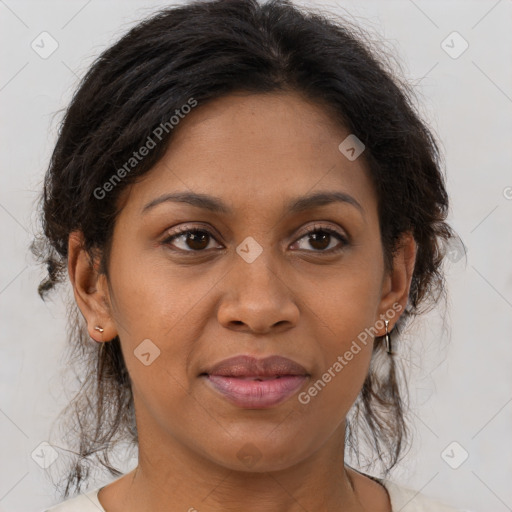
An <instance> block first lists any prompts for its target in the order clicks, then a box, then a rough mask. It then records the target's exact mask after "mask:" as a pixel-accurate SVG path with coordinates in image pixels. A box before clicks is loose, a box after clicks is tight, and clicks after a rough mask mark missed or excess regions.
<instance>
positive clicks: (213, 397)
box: [34, 0, 456, 512]
mask: <svg viewBox="0 0 512 512" xmlns="http://www.w3.org/2000/svg"><path fill="white" fill-rule="evenodd" d="M411 95H412V92H411V91H409V90H408V88H407V87H406V86H405V85H404V84H403V83H401V82H400V81H399V80H398V79H397V78H396V77H394V76H393V75H392V73H391V72H390V71H389V70H387V69H386V67H385V65H384V64H383V63H382V60H381V59H379V58H378V57H377V56H376V54H375V53H374V52H372V51H370V50H369V45H368V44H367V43H366V42H365V41H364V39H363V35H362V34H361V32H360V31H359V30H358V29H357V28H354V27H350V26H349V25H348V24H347V23H345V22H343V23H341V22H340V23H336V22H334V21H329V20H327V19H326V18H325V17H323V16H321V15H318V14H313V13H312V12H311V13H308V12H306V11H303V10H300V9H298V8H297V7H294V6H293V5H292V4H291V3H289V2H286V1H272V2H269V3H267V4H265V5H260V4H258V3H257V2H256V1H255V0H214V1H208V2H196V3H190V4H187V5H183V6H179V7H173V8H169V9H166V10H163V11H161V12H159V13H157V14H156V15H155V16H153V17H152V18H151V19H148V20H146V21H144V22H142V23H140V24H139V25H138V26H136V27H135V28H133V29H132V30H131V31H130V32H129V33H128V34H127V35H125V36H124V37H123V38H122V39H121V40H120V41H119V42H117V43H116V44H114V45H113V46H112V47H111V48H109V49H107V50H106V51H105V52H104V53H103V54H102V55H101V56H100V57H99V58H98V60H97V61H96V62H95V63H94V65H93V66H92V68H91V69H90V71H89V72H88V73H87V75H86V77H85V78H84V80H83V81H82V83H81V85H80V87H79V89H78V91H77V93H76V94H75V96H74V98H73V100H72V102H71V105H70V106H69V108H68V110H67V112H66V115H65V118H64V120H63V123H62V127H61V131H60V133H59V138H58V141H57V144H56V147H55V150H54V152H53V155H52V159H51V164H50V168H49V170H48V173H47V176H46V180H45V186H44V194H43V197H42V215H43V224H44V237H43V239H42V240H41V244H42V245H41V244H39V245H38V246H34V250H35V251H36V252H37V251H39V255H40V256H41V257H42V258H44V259H45V261H46V263H47V265H48V269H49V276H48V279H47V280H45V281H44V282H43V283H41V285H40V293H41V295H42V296H44V295H45V293H46V292H48V291H49V290H50V289H51V288H53V287H54V285H55V284H57V283H59V282H61V281H63V280H64V278H65V276H66V274H67V275H68V276H69V278H70V282H71V285H72V289H73V293H74V299H75V303H76V306H77V307H78V308H79V310H80V313H81V316H82V317H83V322H82V321H79V320H81V319H80V318H79V316H80V315H76V322H75V323H72V326H73V327H74V329H73V331H72V334H73V342H74V343H75V345H74V346H75V347H76V350H77V353H78V354H79V355H80V357H81V358H83V360H84V361H85V362H87V363H88V364H89V366H88V373H87V376H86V378H85V380H84V381H83V382H84V384H83V386H82V389H81V390H80V393H79V394H78V396H77V397H76V399H75V400H74V401H73V403H72V404H71V405H70V408H72V409H73V411H74V412H75V413H76V415H77V417H76V421H77V425H79V428H80V437H79V439H78V440H77V441H78V442H79V447H78V448H77V456H78V460H77V462H76V463H75V465H74V466H73V469H72V471H71V472H70V474H69V476H68V479H67V486H66V489H65V493H64V496H65V497H67V496H68V493H69V491H70V489H71V486H72V485H75V488H76V490H78V491H80V484H81V482H83V480H84V479H86V478H87V475H88V470H89V468H88V466H87V465H88V464H90V461H89V458H90V456H91V455H93V454H98V453H99V454H100V455H102V456H103V459H100V461H101V463H102V464H103V465H104V466H105V467H107V468H108V469H109V470H110V471H111V472H112V474H113V475H116V476H118V477H119V478H117V479H116V480H115V481H114V482H112V483H110V484H109V485H106V486H104V487H102V488H101V489H95V490H93V491H89V492H88V493H86V494H81V495H80V496H78V497H75V498H72V499H70V500H67V501H65V502H64V503H61V504H60V505H58V506H57V507H55V508H52V509H51V510H55V511H59V512H64V511H75V510H77V511H78V510H79V511H85V510H104V511H108V512H119V511H123V512H132V511H138V512H144V511H146V510H147V511H149V510H151V511H155V510H157V511H162V512H163V511H177V510H189V511H195V510H198V511H212V512H213V511H221V510H222V511H238V510H243V511H259V512H261V511H287V512H288V511H289V512H292V511H296V510H308V511H310V512H313V511H334V510H343V511H345V512H356V511H357V512H361V511H372V512H389V511H398V510H401V511H402V512H412V511H420V510H422V511H426V510H428V511H434V510H435V511H450V510H455V509H452V508H450V507H448V506H444V505H441V504H440V503H437V502H434V501H433V500H431V499H429V498H428V497H427V496H424V495H422V494H418V493H416V492H414V491H412V490H409V489H406V488H404V487H401V486H399V485H397V484H395V483H393V482H392V481H391V480H389V479H388V478H387V476H388V475H389V472H390V470H391V469H392V468H393V467H394V466H396V464H397V463H398V461H399V460H400V457H401V455H402V454H403V452H404V450H405V447H406V444H407V441H408V436H407V428H406V422H405V416H404V403H405V402H404V400H405V397H404V396H402V395H401V393H402V394H403V389H402V388H403V386H402V384H403V382H401V379H400V375H401V374H400V372H399V366H398V364H397V361H396V360H395V359H396V350H397V349H396V343H395V342H396V341H397V340H396V336H398V335H399V333H400V332H401V331H402V330H403V328H404V326H405V324H406V323H407V321H408V320H410V319H412V318H413V317H414V316H415V315H416V314H418V313H419V312H421V311H423V309H424V306H425V305H426V304H433V303H435V302H436V300H438V299H439V296H440V295H441V294H442V292H443V276H442V273H441V270H440V268H441V263H442V259H443V255H444V246H443V244H444V243H445V242H449V241H450V240H451V239H452V238H453V237H455V236H456V235H455V233H454V232H453V230H452V229H451V228H450V226H449V225H448V224H447V223H446V222H445V219H446V215H447V211H448V197H447V193H446V190H445V186H444V179H443V175H442V172H441V169H440V163H439V161H440V157H439V152H438V148H437V146H436V142H435V140H434V138H433V136H432V134H431V133H430V131H429V129H428V128H427V127H426V125H425V124H424V123H423V122H422V121H421V119H420V118H419V117H418V115H417V113H416V112H415V110H414V108H413V106H412V101H411V97H412V96H411ZM36 247H37V248H36ZM74 311H76V309H74ZM70 318H71V319H72V318H74V317H73V316H72V315H71V316H70ZM395 335H396V336H395ZM88 339H92V340H94V341H95V342H97V343H89V342H88ZM358 432H361V433H362V434H363V436H364V437H365V438H366V439H367V440H368V443H367V444H368V445H369V446H370V448H372V449H373V450H374V452H373V453H374V455H375V458H376V459H377V461H378V462H380V463H381V465H382V466H383V476H382V477H376V476H370V475H367V474H365V473H362V472H359V471H357V470H355V469H353V468H352V467H350V466H349V465H348V464H347V463H346V461H345V452H346V449H347V451H348V450H351V451H352V452H353V453H354V454H355V455H356V457H358V456H359V455H360V453H362V446H361V444H360V443H358V438H359V437H360V436H358ZM123 439H124V440H125V439H128V440H129V441H131V442H133V443H134V444H135V445H136V446H137V449H138V465H137V467H136V468H135V469H134V470H133V471H131V472H129V473H127V474H125V475H123V474H121V473H120V472H119V471H117V470H116V469H115V468H113V467H111V465H110V463H109V460H108V454H109V451H110V450H111V449H112V447H113V446H114V445H115V444H116V443H117V442H119V441H120V440H123Z"/></svg>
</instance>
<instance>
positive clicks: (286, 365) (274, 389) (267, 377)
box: [201, 355, 309, 409]
mask: <svg viewBox="0 0 512 512" xmlns="http://www.w3.org/2000/svg"><path fill="white" fill-rule="evenodd" d="M201 377H203V378H205V380H206V382H207V383H208V384H209V385H210V387H211V388H212V389H213V390H215V391H216V392H218V393H220V394H221V395H222V396H223V397H224V398H225V399H227V400H228V401H229V402H231V403H233V404H234V405H237V406H238V407H242V408H250V409H263V408H267V407H272V406H275V405H278V404H281V403H283V402H284V401H286V400H287V399H288V398H290V397H291V396H292V395H293V394H294V393H295V392H296V391H297V390H298V389H299V388H300V387H301V386H302V384H303V383H304V381H305V380H306V379H307V378H308V377H309V374H308V372H307V371H306V369H305V368H304V367H303V366H301V365H300V364H299V363H297V362H295V361H292V360H291V359H288V358H286V357H282V356H277V355H274V356H269V357H266V358H264V359H256V358H254V357H252V356H247V355H241V356H235V357H231V358H229V359H225V360H223V361H221V362H220V363H218V364H216V365H214V366H213V367H212V368H210V369H209V370H207V371H206V372H204V373H202V374H201Z"/></svg>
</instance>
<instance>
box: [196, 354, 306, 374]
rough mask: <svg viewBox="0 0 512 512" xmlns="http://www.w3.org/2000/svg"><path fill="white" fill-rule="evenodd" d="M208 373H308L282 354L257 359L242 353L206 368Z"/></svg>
mask: <svg viewBox="0 0 512 512" xmlns="http://www.w3.org/2000/svg"><path fill="white" fill-rule="evenodd" d="M205 373H207V374H208V375H221V376H223V377H273V376H276V375H281V376H283V375H308V372H307V371H306V369H305V368H304V367H303V366H301V365H300V364H299V363H297V362H295V361H292V360H291V359H288V358H287V357H282V356H277V355H274V356H268V357H265V358H263V359H257V358H255V357H252V356H247V355H240V356H235V357H230V358H229V359H224V360H223V361H221V362H220V363H217V364H216V365H214V366H212V367H211V368H210V369H208V370H206V371H205Z"/></svg>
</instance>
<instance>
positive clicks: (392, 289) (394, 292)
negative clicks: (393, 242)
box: [379, 232, 417, 335]
mask: <svg viewBox="0 0 512 512" xmlns="http://www.w3.org/2000/svg"><path fill="white" fill-rule="evenodd" d="M416 252H417V244H416V241H415V240H414V236H413V235H412V233H410V232H407V233H404V234H403V235H402V237H401V239H400V242H399V246H398V249H397V251H396V253H395V255H394V257H393V268H392V270H391V272H390V273H389V274H388V275H387V276H386V278H385V280H384V283H383V289H382V290H383V295H382V298H381V303H380V308H379V315H380V318H383V317H387V318H389V319H390V321H389V330H390V331H391V330H392V328H393V327H394V326H395V324H396V322H397V321H398V318H399V317H400V315H401V314H402V313H403V312H404V310H405V307H406V306H407V301H408V299H409V291H410V288H411V281H412V276H413V273H414V266H415V263H416ZM382 335H384V332H383V333H382Z"/></svg>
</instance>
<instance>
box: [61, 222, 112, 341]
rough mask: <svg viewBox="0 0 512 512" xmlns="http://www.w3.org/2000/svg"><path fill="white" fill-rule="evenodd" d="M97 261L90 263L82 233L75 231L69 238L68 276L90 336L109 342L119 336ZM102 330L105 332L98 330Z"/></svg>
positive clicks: (103, 276) (105, 283) (103, 278)
mask: <svg viewBox="0 0 512 512" xmlns="http://www.w3.org/2000/svg"><path fill="white" fill-rule="evenodd" d="M97 263H98V262H97V259H94V261H91V257H90V255H89V254H88V253H87V251H86V250H85V246H84V243H83V234H82V233H81V232H80V231H73V232H72V233H70V235H69V239H68V275H69V279H70V281H71V285H72V287H73V293H74V296H75V301H76V303H77V306H78V308H79V309H80V311H81V313H82V315H83V317H84V319H85V321H86V323H87V330H88V332H89V336H90V337H91V338H93V339H94V340H95V341H106V340H110V339H112V338H114V337H115V336H116V335H117V332H116V329H115V326H114V323H113V321H112V318H111V312H110V307H109V304H110V301H109V296H108V286H107V281H106V277H105V275H104V274H101V273H100V272H99V271H98V264H97ZM97 326H98V327H100V328H101V329H103V331H100V330H99V329H96V327H97Z"/></svg>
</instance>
